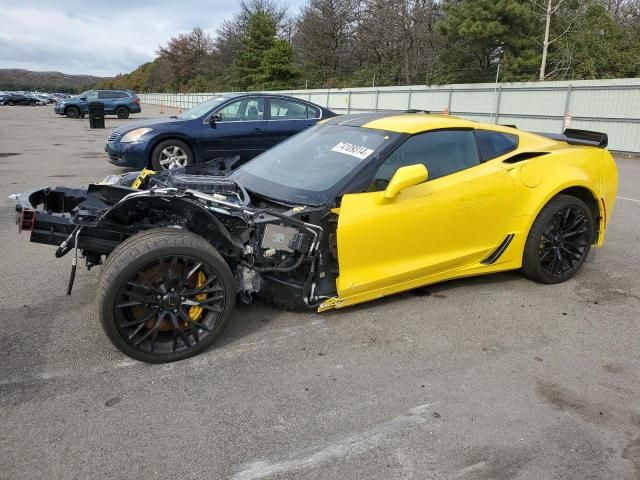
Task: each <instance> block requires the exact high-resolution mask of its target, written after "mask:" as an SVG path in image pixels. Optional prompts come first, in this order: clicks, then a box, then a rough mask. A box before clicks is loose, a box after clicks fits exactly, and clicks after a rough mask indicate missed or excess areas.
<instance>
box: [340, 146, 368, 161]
mask: <svg viewBox="0 0 640 480" xmlns="http://www.w3.org/2000/svg"><path fill="white" fill-rule="evenodd" d="M331 151H332V152H338V153H344V154H345V155H351V156H352V157H356V158H359V159H360V160H364V159H365V158H367V157H368V156H369V155H371V154H372V153H373V150H371V149H370V148H367V147H362V146H360V145H354V144H353V143H347V142H340V143H339V144H337V145H336V146H335V147H333V148H332V149H331Z"/></svg>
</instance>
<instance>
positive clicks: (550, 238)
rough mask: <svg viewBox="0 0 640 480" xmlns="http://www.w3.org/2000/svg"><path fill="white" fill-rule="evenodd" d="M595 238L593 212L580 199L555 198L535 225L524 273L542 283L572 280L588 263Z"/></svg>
mask: <svg viewBox="0 0 640 480" xmlns="http://www.w3.org/2000/svg"><path fill="white" fill-rule="evenodd" d="M594 238H595V226H594V218H593V213H592V212H591V209H589V207H588V206H587V205H586V204H585V203H584V202H583V201H582V200H580V199H579V198H576V197H572V196H569V195H558V196H556V197H554V198H553V199H552V200H551V201H550V202H549V203H548V204H547V205H546V206H545V207H544V208H543V209H542V210H541V211H540V213H539V214H538V216H537V218H536V220H535V221H534V222H533V225H532V227H531V230H530V231H529V236H528V237H527V243H526V244H525V248H524V256H523V259H522V272H523V273H524V274H525V275H526V276H527V277H529V278H531V279H532V280H535V281H537V282H540V283H560V282H564V281H566V280H569V279H570V278H571V277H573V276H574V275H575V274H576V272H577V271H578V270H579V269H580V267H581V266H582V264H583V263H584V261H585V259H586V258H587V255H588V254H589V250H590V249H591V244H592V243H593V242H594Z"/></svg>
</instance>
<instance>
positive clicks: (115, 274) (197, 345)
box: [97, 228, 235, 363]
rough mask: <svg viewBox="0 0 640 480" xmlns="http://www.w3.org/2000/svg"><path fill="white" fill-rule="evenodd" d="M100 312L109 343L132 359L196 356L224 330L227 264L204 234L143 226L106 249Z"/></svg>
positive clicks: (230, 286) (229, 304)
mask: <svg viewBox="0 0 640 480" xmlns="http://www.w3.org/2000/svg"><path fill="white" fill-rule="evenodd" d="M98 292H99V293H98V302H97V303H98V313H99V315H100V321H101V323H102V326H103V328H104V330H105V332H106V334H107V336H108V337H109V339H110V340H111V341H112V342H113V344H114V345H115V346H116V347H118V348H119V349H120V350H121V351H122V352H124V353H125V354H127V355H129V356H130V357H133V358H135V359H137V360H141V361H143V362H150V363H164V362H172V361H176V360H182V359H184V358H188V357H191V356H193V355H196V354H198V353H200V352H201V351H203V350H204V349H206V348H207V347H208V346H209V345H211V344H212V343H213V342H214V341H215V340H216V339H217V338H218V337H219V336H220V335H221V334H222V332H223V331H224V329H225V327H226V326H227V323H228V322H229V318H230V316H231V311H232V310H233V307H234V305H235V287H234V283H233V276H232V274H231V270H230V269H229V266H228V265H227V263H226V262H225V261H224V259H223V258H222V257H221V256H220V254H219V253H218V252H217V251H216V249H215V248H214V247H213V246H212V245H211V244H210V243H209V242H207V241H206V240H205V239H204V238H202V237H200V236H198V235H195V234H193V233H191V232H188V231H184V230H176V229H167V228H163V229H154V230H148V231H145V232H142V233H139V234H137V235H134V236H133V237H131V238H129V239H127V240H126V241H125V242H123V243H121V244H120V245H119V246H118V247H117V248H116V249H115V250H114V251H113V252H112V253H111V255H109V258H108V260H107V262H106V263H105V265H104V267H103V272H102V275H101V277H100V281H99V285H98Z"/></svg>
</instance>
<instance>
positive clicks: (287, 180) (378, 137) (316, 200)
mask: <svg viewBox="0 0 640 480" xmlns="http://www.w3.org/2000/svg"><path fill="white" fill-rule="evenodd" d="M398 136H399V135H398V134H395V133H390V132H384V131H381V130H370V129H366V128H359V127H348V126H340V125H317V126H315V127H312V128H309V129H307V130H304V131H303V132H301V133H299V134H298V135H296V136H294V137H291V138H290V139H289V140H287V141H285V142H283V143H280V144H278V145H277V146H275V147H273V148H272V149H270V150H267V151H266V152H265V153H263V154H262V155H259V156H257V157H256V158H255V159H253V160H252V161H250V162H249V163H247V164H245V165H243V166H242V167H240V168H239V169H238V170H236V171H235V172H233V173H232V174H231V178H232V179H233V180H235V181H237V182H238V183H240V184H242V185H243V186H244V187H245V188H247V189H248V190H250V191H253V192H256V193H258V194H261V195H264V196H266V197H269V198H273V199H276V200H281V201H284V202H287V203H293V204H309V205H321V204H323V203H325V202H327V201H329V200H331V199H332V197H333V196H335V194H336V192H337V190H339V189H340V188H341V187H342V186H344V185H345V183H346V182H347V181H348V179H349V178H351V177H352V176H353V175H355V174H356V173H357V172H358V171H359V170H360V169H361V168H362V167H364V166H365V165H366V164H367V163H368V162H369V161H370V160H371V159H373V158H375V157H376V154H377V153H379V152H380V150H382V149H383V148H385V147H386V146H387V145H389V144H390V143H391V142H392V141H393V140H394V139H396V138H397V137H398Z"/></svg>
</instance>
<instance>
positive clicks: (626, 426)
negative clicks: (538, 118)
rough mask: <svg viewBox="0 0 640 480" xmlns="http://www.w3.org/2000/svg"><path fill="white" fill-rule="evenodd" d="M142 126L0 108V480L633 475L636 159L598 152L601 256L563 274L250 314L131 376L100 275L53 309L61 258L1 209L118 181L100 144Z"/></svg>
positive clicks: (66, 263) (639, 263)
mask: <svg viewBox="0 0 640 480" xmlns="http://www.w3.org/2000/svg"><path fill="white" fill-rule="evenodd" d="M171 114H175V110H173V109H170V110H167V111H166V112H165V114H164V115H165V116H166V115H171ZM154 116H158V109H157V107H153V106H148V105H143V113H142V114H139V115H134V116H132V118H131V119H129V120H117V119H113V118H108V119H107V129H106V130H90V129H89V128H88V120H86V119H85V120H72V119H67V118H62V117H58V116H56V115H55V114H54V113H53V111H52V109H51V108H50V107H6V106H5V107H1V106H0V178H1V179H2V181H1V182H0V245H1V252H2V253H1V254H0V279H1V283H0V285H1V287H0V352H1V353H2V360H1V363H0V431H1V432H2V433H1V434H0V467H1V469H0V478H3V479H40V478H43V479H44V478H46V479H83V480H84V479H94V478H95V479H106V478H108V479H131V478H154V479H175V478H180V479H227V478H231V479H235V480H250V479H262V478H265V479H381V480H387V479H405V478H412V479H429V480H431V479H433V480H439V479H464V480H466V479H532V480H533V479H535V480H539V479H580V480H584V479H602V480H605V479H606V480H610V479H622V480H631V479H639V478H640V401H639V399H640V242H639V240H640V160H638V159H636V158H630V157H627V156H618V157H617V162H618V167H619V170H620V189H619V198H618V201H617V204H616V206H615V209H614V211H613V219H612V223H611V226H610V227H609V231H608V233H607V238H606V240H605V245H604V247H603V248H602V249H597V250H595V251H592V254H591V256H590V258H589V260H588V261H587V263H586V264H585V266H584V268H583V269H582V270H581V271H580V273H579V274H578V275H577V276H576V277H575V278H574V279H572V280H570V281H568V282H566V283H563V284H561V285H556V286H543V285H538V284H535V283H532V282H531V281H529V280H526V279H524V278H522V277H521V276H520V275H518V274H517V273H505V274H498V275H491V276H485V277H479V278H472V279H465V280H459V281H452V282H447V283H444V284H439V285H434V286H430V287H427V288H423V289H421V290H419V291H416V292H412V293H405V294H400V295H396V296H393V297H390V298H386V299H383V300H380V301H376V302H372V303H368V304H365V305H361V306H358V307H353V308H349V309H345V310H343V311H335V312H330V313H325V314H317V313H313V312H308V311H301V312H286V311H282V310H279V309H278V308H276V307H273V306H271V305H269V304H267V303H265V302H262V301H256V302H254V303H253V304H252V305H248V306H247V305H239V306H238V308H237V310H236V311H235V313H234V315H233V317H232V320H231V323H230V327H229V328H228V330H227V331H226V332H225V334H224V335H223V337H222V338H221V339H220V340H219V341H218V343H217V344H215V345H214V346H213V347H212V348H210V349H209V350H208V351H207V352H205V353H204V354H201V355H200V356H198V357H195V358H192V359H189V360H185V361H182V362H178V363H174V364H168V365H148V364H143V363H139V362H136V361H134V360H132V359H130V358H128V357H126V356H124V355H123V354H121V353H120V352H119V351H117V350H116V349H115V347H113V346H112V345H111V343H109V341H108V340H107V338H106V337H105V335H104V334H103V332H102V330H101V328H100V325H99V322H98V319H97V316H96V312H95V309H94V299H95V296H96V291H95V290H96V276H97V274H98V272H99V270H98V269H96V270H92V271H90V272H88V271H86V269H84V268H79V269H78V277H77V280H76V286H75V289H74V292H73V295H72V296H71V297H67V296H66V295H65V290H66V282H67V279H68V275H69V270H70V258H66V257H65V258H63V259H61V260H58V259H56V258H55V257H54V248H52V247H47V246H44V245H36V244H30V243H29V242H28V235H26V234H22V235H18V233H17V229H16V227H15V224H14V217H15V213H14V205H13V203H12V201H10V200H9V199H8V198H7V196H8V195H10V194H11V193H14V192H20V191H23V190H26V189H30V188H33V187H37V186H45V185H51V186H53V185H86V184H88V183H90V182H91V181H95V180H98V179H101V178H102V177H104V176H106V175H107V174H112V173H119V172H122V170H121V169H119V168H117V167H114V166H112V165H110V164H109V163H107V161H106V154H105V153H104V151H103V147H104V144H105V142H106V137H107V135H108V134H109V131H110V130H111V129H113V128H114V127H116V126H118V125H122V124H124V123H130V122H134V121H136V120H137V119H142V118H149V117H154Z"/></svg>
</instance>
